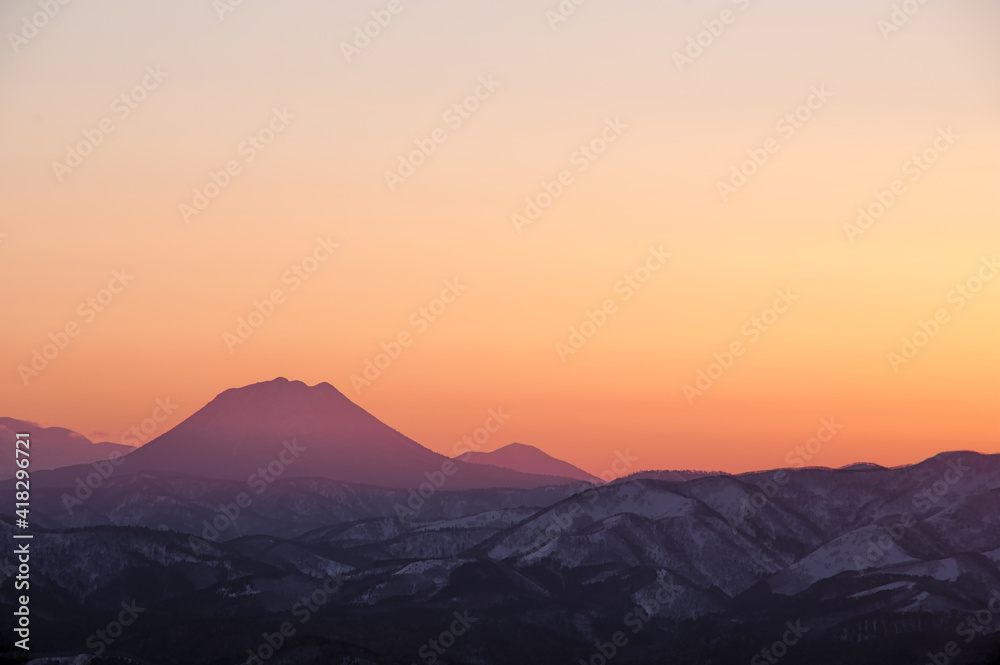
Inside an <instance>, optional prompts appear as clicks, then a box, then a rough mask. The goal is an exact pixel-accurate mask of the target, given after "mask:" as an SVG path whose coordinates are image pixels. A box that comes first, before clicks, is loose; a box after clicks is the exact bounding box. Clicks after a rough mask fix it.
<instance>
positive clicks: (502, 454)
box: [455, 443, 611, 483]
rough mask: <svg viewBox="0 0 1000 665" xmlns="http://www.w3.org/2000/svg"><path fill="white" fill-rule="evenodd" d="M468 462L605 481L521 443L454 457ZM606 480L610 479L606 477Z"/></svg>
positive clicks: (542, 473) (582, 479)
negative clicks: (486, 451) (487, 451)
mask: <svg viewBox="0 0 1000 665" xmlns="http://www.w3.org/2000/svg"><path fill="white" fill-rule="evenodd" d="M455 459H461V460H463V461H466V462H468V463H470V464H488V465H491V466H499V467H502V468H504V469H513V470H514V471H520V472H521V473H531V474H537V475H543V476H558V477H561V478H572V479H574V480H581V481H584V482H588V483H600V482H605V481H603V480H601V479H600V478H598V477H597V476H593V475H591V474H589V473H587V472H586V471H584V470H583V469H581V468H578V467H575V466H573V465H572V464H570V463H569V462H564V461H562V460H560V459H556V458H555V457H552V456H551V455H549V454H548V453H546V452H544V451H542V450H539V449H538V448H535V447H534V446H527V445H525V444H523V443H511V444H508V445H506V446H504V447H503V448H498V449H497V450H494V451H493V452H489V453H484V452H470V453H466V454H465V455H462V456H459V457H456V458H455ZM607 480H611V479H610V478H608V479H607Z"/></svg>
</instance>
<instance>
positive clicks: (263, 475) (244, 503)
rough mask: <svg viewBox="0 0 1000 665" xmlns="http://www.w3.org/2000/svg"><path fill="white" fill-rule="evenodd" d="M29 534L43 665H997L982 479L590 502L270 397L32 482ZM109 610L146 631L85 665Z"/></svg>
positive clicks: (933, 466) (324, 395)
mask: <svg viewBox="0 0 1000 665" xmlns="http://www.w3.org/2000/svg"><path fill="white" fill-rule="evenodd" d="M0 422H6V423H8V425H5V426H6V427H8V429H9V428H10V426H13V427H14V428H15V429H20V428H22V427H23V425H22V424H20V423H18V422H15V421H9V420H7V421H0ZM29 426H30V424H29ZM32 431H33V433H34V437H35V440H36V442H41V441H45V442H46V443H45V444H41V443H36V446H37V448H35V449H33V450H37V451H40V450H41V449H42V448H43V447H44V445H49V444H48V443H47V442H48V441H49V440H50V439H49V437H50V436H51V437H52V440H59V439H58V436H63V437H64V438H67V437H68V442H66V441H64V443H66V444H67V445H68V444H69V443H72V444H73V445H74V446H85V445H93V444H89V442H86V443H85V442H84V441H81V440H79V439H80V438H79V437H77V436H70V435H67V434H65V433H66V432H67V431H66V430H59V429H58V428H55V431H53V432H52V433H51V434H50V433H49V430H47V429H38V428H32ZM57 435H58V436H57ZM484 461H486V462H489V463H488V464H484V463H483V462H484ZM438 481H440V482H438ZM13 485H14V483H13V482H12V481H11V480H6V481H3V482H0V536H2V537H4V538H8V539H10V538H11V536H12V535H13V534H15V533H18V532H19V531H20V529H19V528H18V527H17V526H15V515H14V514H13V506H14V505H15V498H14V487H13ZM30 521H31V532H32V535H33V539H32V540H31V544H30V547H31V550H30V551H31V592H32V597H31V607H32V609H31V617H32V618H31V621H32V626H33V628H34V630H35V633H34V634H35V635H36V636H44V638H43V639H39V640H38V642H37V644H38V645H42V646H43V648H36V649H33V653H32V655H31V657H34V658H37V659H38V660H35V661H32V662H33V663H38V664H39V665H42V664H43V663H44V664H51V665H56V664H58V665H70V664H71V663H77V662H93V663H94V664H95V665H96V664H97V663H99V662H108V663H112V664H114V665H126V664H128V665H131V664H135V663H145V664H147V665H160V664H164V665H165V664H166V663H174V662H183V663H191V664H193V665H200V664H204V665H223V664H224V663H225V664H230V663H238V662H239V663H258V661H260V663H264V662H267V663H289V664H291V663H294V664H295V665H325V664H327V663H338V664H340V665H383V664H387V663H398V664H400V665H406V664H408V663H416V662H424V663H429V662H431V661H432V660H433V661H434V662H435V663H441V664H442V665H444V664H445V663H454V664H468V665H473V664H476V665H507V664H508V663H517V664H518V665H551V663H579V662H583V663H585V664H586V663H590V664H599V663H605V664H609V663H612V662H613V663H614V665H619V664H620V665H647V664H652V663H698V664H699V665H731V664H732V663H750V664H751V665H763V663H768V664H769V665H775V662H780V665H848V664H850V665H869V664H870V665H884V664H889V665H904V664H905V665H909V664H914V665H926V664H928V663H930V664H932V665H945V664H947V665H1000V455H981V454H977V453H973V452H950V453H943V454H940V455H937V456H935V457H933V458H931V459H928V460H925V461H924V462H921V463H919V464H915V465H912V466H904V467H898V468H892V469H887V468H882V467H879V466H877V465H873V464H863V463H860V464H852V465H849V466H847V467H844V468H842V469H822V468H801V469H779V470H774V471H766V472H756V473H747V474H713V473H709V472H697V471H686V472H674V471H644V472H640V473H636V474H633V475H631V476H629V477H626V478H620V479H617V480H615V481H614V482H611V483H595V482H593V478H592V477H588V476H587V474H585V472H583V471H581V470H580V469H577V468H576V467H573V466H572V465H569V464H567V463H565V462H562V461H560V460H557V459H555V458H552V457H550V456H548V455H546V454H545V453H543V452H542V451H540V450H538V449H536V448H533V447H531V446H525V445H522V444H512V445H509V446H504V447H502V448H500V449H498V450H495V451H493V452H490V453H476V454H474V455H471V456H470V457H469V458H468V459H467V460H462V459H449V458H447V457H445V456H443V455H439V454H437V453H434V452H433V451H430V450H428V449H427V448H424V447H423V446H421V445H419V444H417V443H416V442H414V441H412V440H411V439H408V438H407V437H405V436H403V435H402V434H400V433H399V432H396V431H395V430H393V429H391V428H389V427H388V426H386V425H384V424H383V423H381V422H380V421H378V420H377V419H376V418H374V417H373V416H371V415H370V414H368V413H366V412H365V411H364V410H363V409H361V408H360V407H358V406H357V405H355V404H353V403H352V402H351V401H350V400H348V399H347V398H346V397H344V396H343V395H342V394H341V393H340V392H338V391H337V390H336V389H335V388H333V387H332V386H330V385H328V384H319V385H317V386H312V387H309V386H306V385H305V384H303V383H301V382H297V381H287V380H285V379H276V380H274V381H268V382H265V383H259V384H254V385H251V386H246V387H244V388H238V389H234V390H228V391H226V392H224V393H222V394H220V395H219V396H218V397H217V398H215V399H214V400H213V401H212V402H211V403H209V404H208V405H207V406H205V407H204V408H203V409H201V410H200V411H198V412H197V413H195V414H194V415H192V416H191V417H190V418H188V419H187V420H185V421H184V422H183V423H181V424H180V425H178V426H177V427H175V428H174V429H173V430H171V431H169V432H167V433H166V434H163V435H162V436H160V437H158V438H157V439H154V440H153V441H151V442H150V443H148V444H146V446H144V447H143V448H140V449H138V450H136V451H134V452H132V453H130V454H129V455H127V456H126V457H125V458H123V460H121V462H120V464H117V465H116V466H115V467H114V469H113V471H111V472H110V473H109V474H108V475H106V476H100V477H99V476H98V475H97V474H95V473H94V468H93V467H91V466H90V465H83V466H71V467H64V468H60V469H56V470H52V471H34V472H33V473H32V478H31V511H30ZM8 542H14V541H13V540H9V541H8ZM9 552H10V550H8V553H7V554H4V555H2V556H0V582H2V581H3V580H4V578H5V577H13V576H14V575H15V574H16V571H17V568H16V566H17V565H18V563H17V561H16V560H15V558H14V556H13V555H12V554H10V553H9ZM320 590H322V591H323V594H322V595H321V596H319V595H317V594H319V593H320ZM16 593H17V592H16V591H15V589H14V585H13V584H8V583H0V605H2V606H3V607H4V608H5V609H6V608H9V607H13V606H15V605H16V602H17V597H16V595H15V594H16ZM320 597H321V598H322V601H321V602H320V601H318V600H312V599H315V598H320ZM306 602H311V603H312V605H308V607H310V610H309V612H308V613H307V614H306V617H305V618H306V620H305V621H301V622H300V621H298V619H300V618H301V616H300V615H301V610H302V608H303V607H304V606H307V605H304V604H305V603H306ZM122 603H134V604H137V605H138V606H139V607H141V608H143V610H142V614H141V615H140V617H139V618H138V619H137V620H136V621H135V624H134V626H131V627H129V628H128V629H126V630H124V631H122V632H121V634H120V636H117V635H116V637H115V639H114V640H113V643H111V644H108V645H106V646H107V653H106V654H105V656H104V657H102V658H101V659H95V660H93V661H91V660H90V656H88V655H86V654H93V653H94V649H95V646H94V644H92V640H93V639H94V635H96V634H98V633H97V632H95V631H98V630H102V629H105V628H106V627H107V626H109V625H112V624H113V622H114V620H115V617H117V616H119V614H120V612H121V611H122V609H121V608H122ZM459 616H461V617H468V622H469V626H468V628H469V630H468V635H467V636H465V637H464V638H456V637H455V636H454V635H452V636H451V638H450V639H451V641H450V643H449V646H448V648H447V650H446V652H444V651H442V652H437V651H425V649H428V648H430V647H428V645H430V644H431V643H432V642H433V643H435V644H439V645H440V644H442V643H443V642H442V641H441V640H442V637H441V636H442V635H445V632H443V631H447V629H448V626H450V625H453V624H452V622H454V621H456V617H459ZM293 618H294V619H295V621H294V623H292V624H290V625H292V626H293V628H294V629H293V630H291V632H289V631H287V630H286V631H285V633H287V634H285V635H283V636H282V635H279V632H276V631H280V630H282V629H281V626H282V625H283V622H288V621H292V620H293ZM207 627H210V628H207ZM276 635H277V636H279V637H282V639H281V640H280V641H279V640H278V638H277V637H275V636H276ZM269 636H270V637H269ZM276 644H277V645H278V646H275V645H276ZM262 645H263V646H262ZM264 647H267V648H270V649H271V651H267V648H264ZM265 654H267V655H265ZM431 656H434V658H431ZM255 658H256V659H257V660H255ZM602 659H603V660H602ZM27 660H28V659H27V658H26V657H25V656H24V654H22V653H20V652H18V651H17V650H16V649H15V648H14V647H13V638H12V632H11V631H9V630H8V631H0V662H17V663H25V662H27ZM772 661H774V662H772ZM260 663H258V665H260Z"/></svg>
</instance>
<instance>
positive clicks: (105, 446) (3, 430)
mask: <svg viewBox="0 0 1000 665" xmlns="http://www.w3.org/2000/svg"><path fill="white" fill-rule="evenodd" d="M18 432H29V433H31V448H30V449H29V452H30V456H31V457H30V459H31V470H32V471H42V470H45V469H56V468H58V467H61V466H68V465H70V464H90V463H91V462H97V461H99V460H106V459H108V458H110V457H111V456H113V455H126V454H128V453H130V452H132V451H133V450H135V448H133V447H132V446H126V445H124V444H120V443H110V442H108V441H102V442H101V443H94V442H93V441H91V440H90V439H88V438H87V437H85V436H84V435H82V434H80V433H79V432H74V431H73V430H70V429H66V428H65V427H42V426H41V425H39V424H38V423H34V422H30V421H27V420H17V419H16V418H0V445H2V446H3V449H4V450H9V451H11V452H10V454H9V455H4V456H2V457H0V480H2V479H4V478H13V477H14V473H15V471H16V470H17V465H16V464H15V460H14V453H13V450H14V440H15V439H16V438H17V433H18Z"/></svg>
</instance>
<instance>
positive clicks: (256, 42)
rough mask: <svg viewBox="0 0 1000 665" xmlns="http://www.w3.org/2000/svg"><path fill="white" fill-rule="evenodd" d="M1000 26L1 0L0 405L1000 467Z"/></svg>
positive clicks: (767, 6) (954, 15)
mask: <svg viewBox="0 0 1000 665" xmlns="http://www.w3.org/2000/svg"><path fill="white" fill-rule="evenodd" d="M46 8H47V10H46ZM907 10H908V12H909V13H907ZM46 11H48V14H46ZM998 20H1000V5H997V3H995V2H988V1H986V0H955V1H954V2H948V3H944V2H940V3H925V4H919V3H916V2H913V3H893V2H890V1H888V0H876V1H871V0H866V1H865V2H861V1H860V0H848V1H846V2H837V3H834V2H822V3H819V2H810V3H803V2H799V1H793V0H770V1H768V2H764V1H762V0H761V1H758V0H738V1H735V2H729V1H715V2H695V1H693V0H684V1H671V2H651V1H649V0H624V1H622V2H615V3H612V2H609V1H607V0H590V1H588V2H584V3H582V4H580V5H575V4H573V3H571V2H563V3H559V2H557V1H556V0H552V1H550V2H544V1H531V2H529V1H527V0H503V1H501V0H483V1H481V2H475V3H471V2H462V1H459V0H426V1H423V2H413V1H411V0H392V1H390V0H365V1H363V2H362V1H357V2H354V1H351V2H336V3H328V2H319V1H318V0H291V1H286V2H282V3H268V2H263V1H261V0H243V1H242V2H239V1H238V0H217V1H215V2H212V1H210V0H199V1H194V0H172V1H170V2H167V1H166V0H156V1H150V2H143V3H135V2H125V1H124V0H119V1H114V0H91V1H89V2H86V3H85V2H68V3H67V4H65V5H63V4H61V2H59V0H51V1H50V2H45V1H41V2H39V1H38V0H36V1H34V2H31V1H22V0H10V1H8V2H5V3H3V6H2V8H0V32H3V33H4V40H3V41H4V43H3V44H0V85H2V91H3V93H2V97H0V146H2V151H0V154H2V157H0V196H2V200H3V201H4V214H3V215H2V216H0V282H2V285H3V288H2V289H0V307H2V311H3V313H4V323H3V328H2V330H3V332H2V344H0V415H5V416H10V417H15V418H20V419H25V420H33V421H37V422H39V423H41V424H43V425H46V426H62V427H68V428H71V429H74V430H77V431H79V432H81V433H83V434H86V435H87V436H89V437H91V438H92V439H93V440H95V441H96V440H112V441H119V440H120V439H121V437H122V435H123V433H124V432H127V431H128V430H129V429H130V428H132V427H135V426H139V425H141V424H142V423H143V422H144V421H145V422H146V423H148V424H149V427H147V432H146V434H144V437H145V438H149V437H151V436H155V435H157V434H159V433H162V432H164V431H166V430H168V429H169V428H170V427H173V426H174V425H176V424H178V423H179V422H181V421H182V420H183V419H184V418H186V417H187V416H189V415H190V414H192V413H194V412H195V411H196V410H198V409H199V408H201V407H202V406H203V405H204V404H205V403H207V402H208V401H209V400H211V399H212V398H213V397H214V396H215V395H216V394H218V393H219V392H222V391H223V390H225V389H228V388H231V387H236V386H241V385H245V384H249V383H254V382H257V381H263V380H269V379H272V378H275V377H278V376H284V377H288V378H290V379H299V380H302V381H305V382H306V383H309V384H315V383H319V382H323V381H326V382H329V383H332V384H333V385H335V386H336V387H338V388H339V389H340V390H341V391H342V392H343V393H344V394H345V395H347V396H348V397H350V398H351V399H352V400H353V401H355V402H356V403H358V404H359V405H361V406H362V407H364V408H365V409H367V410H368V411H370V412H371V413H372V414H374V415H375V416H377V417H378V418H380V419H381V420H383V421H384V422H386V423H388V424H390V425H391V426H393V427H394V428H396V429H398V430H400V431H402V432H403V433H405V434H406V435H408V436H410V437H411V438H413V439H415V440H417V441H419V442H420V443H423V444H424V445H426V446H428V447H430V448H432V449H434V450H437V451H439V452H443V453H446V454H447V453H450V452H451V451H452V449H453V444H454V443H455V442H456V441H457V440H459V439H461V438H462V437H464V436H471V435H474V434H475V433H476V432H477V429H478V428H481V427H483V425H484V423H485V422H486V421H487V419H488V418H489V417H490V410H491V409H501V410H502V411H503V413H505V414H507V415H508V416H509V417H508V418H506V419H505V421H504V423H503V425H502V426H501V427H500V428H499V430H498V431H496V432H493V433H490V434H489V436H488V438H487V437H485V435H484V431H481V432H480V434H481V435H484V436H483V437H482V438H483V439H484V440H483V443H482V445H483V448H484V449H485V450H490V449H494V448H497V447H500V446H501V445H505V444H507V443H510V442H512V441H519V442H522V443H528V444H533V445H536V446H538V447H540V448H542V449H544V450H546V451H548V452H549V453H551V454H553V455H555V456H558V457H560V458H563V459H566V460H568V461H570V462H573V463H575V464H577V465H579V466H581V467H583V468H585V469H587V470H588V471H590V472H592V473H595V474H601V473H603V472H605V471H607V470H608V469H610V468H611V466H612V464H613V462H614V461H615V460H616V459H620V458H621V456H622V455H625V456H627V458H628V459H629V460H632V461H630V467H629V469H628V471H635V470H639V469H657V468H669V469H687V468H689V469H708V470H725V471H745V470H751V469H767V468H775V467H779V466H786V465H789V464H796V465H797V464H805V463H808V464H815V465H823V466H840V465H844V464H850V463H853V462H857V461H870V462H875V463H879V464H885V465H897V464H905V463H911V462H916V461H919V460H921V459H924V458H926V457H929V456H932V455H934V454H936V453H937V452H940V451H944V450H977V451H981V452H1000V346H998V345H997V342H996V340H997V339H998V333H1000V307H998V304H1000V279H994V278H995V277H996V275H997V272H998V270H1000V266H998V265H997V263H996V259H997V256H998V254H1000V226H998V213H1000V187H998V186H997V176H998V175H1000V161H998V160H1000V157H998V156H1000V125H998V123H997V118H998V117H1000V76H998V74H1000V42H997V40H996V38H995V37H996V28H997V23H998ZM164 400H166V401H164ZM164 403H167V404H170V405H175V406H171V407H170V408H168V409H164V408H162V406H161V405H162V404H164ZM154 414H155V416H156V419H158V420H159V421H160V422H155V427H153V426H152V424H153V423H154V421H152V420H149V419H150V418H152V417H153V416H154ZM619 468H620V466H619Z"/></svg>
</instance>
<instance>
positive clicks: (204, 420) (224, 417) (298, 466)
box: [122, 378, 573, 490]
mask: <svg viewBox="0 0 1000 665" xmlns="http://www.w3.org/2000/svg"><path fill="white" fill-rule="evenodd" d="M122 471H124V472H129V473H131V472H139V471H165V472H174V473H181V474H187V475H193V476H200V477H205V478H214V479H226V480H247V481H248V482H251V481H253V482H258V483H259V482H260V481H261V479H263V480H264V481H265V482H272V480H271V479H276V478H278V477H282V478H294V477H321V478H329V479H334V480H340V481H344V482H349V483H356V484H363V485H377V486H381V487H389V488H411V487H418V486H420V485H422V484H424V483H427V482H431V483H432V484H433V485H434V486H435V488H439V489H445V490H458V489H473V488H485V487H514V488H529V487H541V486H544V485H557V484H566V483H568V482H573V479H572V478H569V477H559V476H555V475H530V474H526V473H520V472H518V471H514V470H511V469H503V468H499V467H490V466H483V465H477V464H466V463H463V462H461V461H455V460H450V459H449V458H448V457H446V456H444V455H441V454H439V453H436V452H434V451H432V450H430V449H428V448H425V447H424V446H422V445H420V444H419V443H417V442H416V441H413V440H412V439H410V438H408V437H406V436H404V435H403V434H401V433H399V432H398V431H396V430H394V429H392V428H391V427H389V426H388V425H386V424H385V423H383V422H381V421H380V420H378V419H377V418H375V417H374V416H372V415H371V414H370V413H368V412H367V411H365V410H364V409H362V408H361V407H360V406H358V405H357V404H355V403H354V402H352V401H351V400H350V399H348V398H347V397H346V396H344V394H343V393H341V392H340V391H339V390H337V389H336V388H334V387H333V386H332V385H330V384H329V383H320V384H317V385H315V386H307V385H306V384H305V383H303V382H301V381H289V380H287V379H285V378H277V379H274V380H272V381H265V382H262V383H255V384H252V385H248V386H244V387H242V388H233V389H230V390H226V391H225V392H223V393H221V394H220V395H219V396H217V397H216V398H215V399H213V400H212V401H211V402H209V403H208V404H207V405H206V406H204V407H203V408H202V409H200V410H199V411H197V412H196V413H195V414H193V415H192V416H191V417H189V418H188V419H187V420H185V421H184V422H182V423H180V424H179V425H177V426H176V427H174V428H173V429H171V430H170V431H168V432H166V433H164V434H162V435H161V436H159V437H157V438H156V439H153V440H152V441H150V442H149V443H147V444H146V445H145V446H143V447H141V448H139V449H138V450H136V451H135V452H134V453H132V454H131V455H129V456H128V458H127V459H126V460H124V463H123V464H122Z"/></svg>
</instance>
